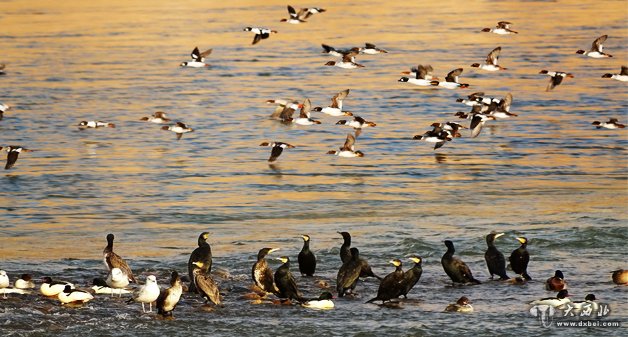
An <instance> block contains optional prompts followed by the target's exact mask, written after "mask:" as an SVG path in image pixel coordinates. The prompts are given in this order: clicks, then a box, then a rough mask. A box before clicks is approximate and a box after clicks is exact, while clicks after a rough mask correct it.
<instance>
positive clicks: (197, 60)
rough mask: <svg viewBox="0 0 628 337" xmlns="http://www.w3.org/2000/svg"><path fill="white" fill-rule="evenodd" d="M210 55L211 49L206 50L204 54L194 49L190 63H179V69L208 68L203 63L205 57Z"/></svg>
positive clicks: (196, 48)
mask: <svg viewBox="0 0 628 337" xmlns="http://www.w3.org/2000/svg"><path fill="white" fill-rule="evenodd" d="M211 53H212V49H207V50H206V51H204V52H202V53H201V52H200V50H198V47H194V50H192V53H191V54H190V56H192V61H190V62H181V64H180V66H181V67H191V68H203V67H209V64H207V63H205V57H206V56H208V55H209V54H211Z"/></svg>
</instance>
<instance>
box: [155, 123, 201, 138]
mask: <svg viewBox="0 0 628 337" xmlns="http://www.w3.org/2000/svg"><path fill="white" fill-rule="evenodd" d="M161 129H162V130H166V131H172V132H174V133H176V134H177V140H179V139H181V136H183V134H184V133H188V132H194V129H192V128H191V127H188V126H187V125H185V124H184V123H182V122H177V124H175V125H170V126H168V125H164V126H162V127H161Z"/></svg>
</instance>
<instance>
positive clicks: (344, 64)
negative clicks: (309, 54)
mask: <svg viewBox="0 0 628 337" xmlns="http://www.w3.org/2000/svg"><path fill="white" fill-rule="evenodd" d="M357 54H358V52H356V51H351V52H350V53H348V54H345V55H343V56H342V60H341V61H329V62H327V63H325V65H326V66H336V67H339V68H343V69H355V68H364V65H362V64H359V63H356V62H355V56H356V55H357Z"/></svg>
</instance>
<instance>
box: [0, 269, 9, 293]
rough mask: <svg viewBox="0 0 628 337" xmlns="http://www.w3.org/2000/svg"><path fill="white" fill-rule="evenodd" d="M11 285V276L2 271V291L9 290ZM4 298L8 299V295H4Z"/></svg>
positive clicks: (0, 272)
mask: <svg viewBox="0 0 628 337" xmlns="http://www.w3.org/2000/svg"><path fill="white" fill-rule="evenodd" d="M9 285H10V282H9V276H8V275H7V272H6V271H4V270H0V289H4V288H8V287H9ZM2 297H3V298H7V294H6V293H2Z"/></svg>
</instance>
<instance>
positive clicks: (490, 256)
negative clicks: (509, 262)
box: [484, 233, 510, 281]
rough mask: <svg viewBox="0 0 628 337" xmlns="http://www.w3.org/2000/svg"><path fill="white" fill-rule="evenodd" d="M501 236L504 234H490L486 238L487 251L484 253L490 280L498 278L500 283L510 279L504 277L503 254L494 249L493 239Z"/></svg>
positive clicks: (506, 276) (504, 263) (504, 259)
mask: <svg viewBox="0 0 628 337" xmlns="http://www.w3.org/2000/svg"><path fill="white" fill-rule="evenodd" d="M502 235H504V233H490V234H489V235H487V236H486V245H487V246H488V249H487V250H486V252H485V253H484V260H486V266H487V267H488V272H489V273H490V274H491V280H492V279H493V275H497V276H499V279H500V280H502V281H505V280H508V279H510V277H508V275H506V258H505V257H504V254H502V252H500V251H499V250H498V249H497V247H495V239H497V238H498V237H500V236H502Z"/></svg>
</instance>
